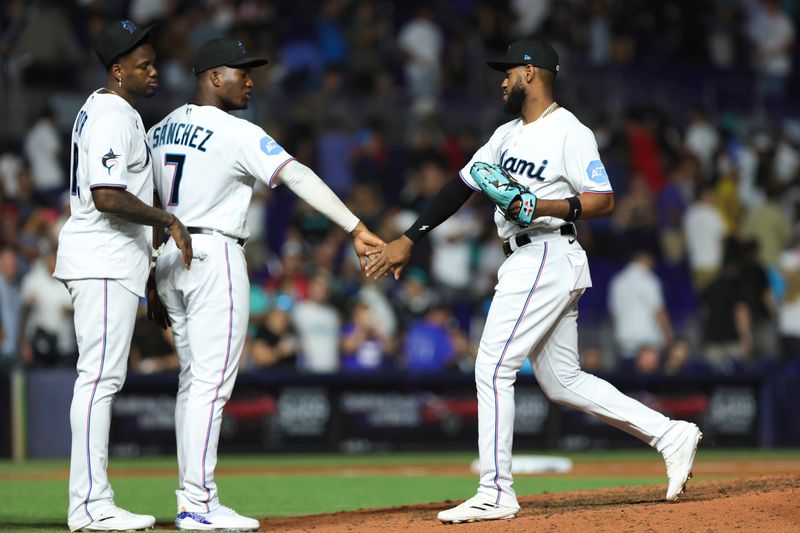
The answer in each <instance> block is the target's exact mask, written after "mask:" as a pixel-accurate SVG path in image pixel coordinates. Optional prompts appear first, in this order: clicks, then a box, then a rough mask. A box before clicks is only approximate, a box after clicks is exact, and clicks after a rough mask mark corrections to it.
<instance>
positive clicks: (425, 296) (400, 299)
mask: <svg viewBox="0 0 800 533" xmlns="http://www.w3.org/2000/svg"><path fill="white" fill-rule="evenodd" d="M403 274H404V275H403V278H402V281H401V284H400V288H399V289H398V290H397V291H396V292H395V293H394V297H393V299H392V305H393V307H394V309H395V310H396V311H397V315H398V318H399V319H400V325H401V328H403V329H405V328H406V327H408V326H409V325H410V324H412V323H413V322H416V321H418V320H420V319H422V317H424V316H425V314H426V313H427V312H428V310H430V309H431V307H433V305H434V304H435V303H436V301H437V300H438V299H439V295H438V294H437V293H436V292H435V291H434V290H433V289H432V288H431V287H430V285H429V283H430V278H429V277H428V274H427V273H426V272H425V271H424V270H422V269H420V268H416V267H412V268H409V269H408V270H406V271H405V272H404V273H403Z"/></svg>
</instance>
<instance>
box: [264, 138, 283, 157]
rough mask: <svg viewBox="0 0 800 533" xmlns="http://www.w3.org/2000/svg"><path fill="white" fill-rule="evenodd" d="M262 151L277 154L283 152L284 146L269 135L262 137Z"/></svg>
mask: <svg viewBox="0 0 800 533" xmlns="http://www.w3.org/2000/svg"><path fill="white" fill-rule="evenodd" d="M261 151H262V152H264V153H265V154H267V155H276V154H279V153H281V152H283V147H282V146H281V145H280V144H278V143H277V141H275V139H273V138H272V137H270V136H269V135H265V136H264V137H262V138H261Z"/></svg>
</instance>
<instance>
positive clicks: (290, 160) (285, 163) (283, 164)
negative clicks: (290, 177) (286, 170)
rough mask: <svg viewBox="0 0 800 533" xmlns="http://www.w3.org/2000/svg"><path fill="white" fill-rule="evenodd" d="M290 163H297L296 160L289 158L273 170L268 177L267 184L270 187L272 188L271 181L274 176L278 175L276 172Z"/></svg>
mask: <svg viewBox="0 0 800 533" xmlns="http://www.w3.org/2000/svg"><path fill="white" fill-rule="evenodd" d="M292 161H297V159H295V158H294V157H290V158H289V159H287V160H286V161H284V162H283V163H281V166H279V167H278V168H276V169H275V172H273V173H272V176H270V177H269V182H268V183H269V186H270V187H272V180H274V179H275V176H277V175H278V172H280V171H281V169H282V168H283V167H285V166H286V165H288V164H289V163H290V162H292Z"/></svg>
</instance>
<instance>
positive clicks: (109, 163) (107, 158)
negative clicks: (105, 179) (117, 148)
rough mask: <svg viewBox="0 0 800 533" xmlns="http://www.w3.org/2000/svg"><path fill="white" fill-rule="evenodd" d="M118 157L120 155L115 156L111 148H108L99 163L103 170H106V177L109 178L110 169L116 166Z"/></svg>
mask: <svg viewBox="0 0 800 533" xmlns="http://www.w3.org/2000/svg"><path fill="white" fill-rule="evenodd" d="M120 155H121V154H115V153H114V149H113V148H109V149H108V152H107V153H106V154H105V155H104V156H103V158H102V159H101V161H102V163H103V168H104V169H106V170H108V175H109V176H110V175H111V169H112V168H114V167H115V166H117V163H118V162H119V161H118V159H119V156H120Z"/></svg>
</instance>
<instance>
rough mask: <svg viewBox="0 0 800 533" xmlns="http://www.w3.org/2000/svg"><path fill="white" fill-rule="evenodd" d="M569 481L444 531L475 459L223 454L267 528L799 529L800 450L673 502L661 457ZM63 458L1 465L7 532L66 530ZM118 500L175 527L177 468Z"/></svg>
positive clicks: (748, 463)
mask: <svg viewBox="0 0 800 533" xmlns="http://www.w3.org/2000/svg"><path fill="white" fill-rule="evenodd" d="M564 455H565V456H568V457H570V458H571V459H572V460H573V468H572V470H571V471H570V472H569V473H562V474H535V475H534V474H520V475H517V476H516V482H515V487H516V489H517V491H518V494H519V495H520V497H519V498H520V504H521V506H522V510H521V511H520V513H519V515H518V516H517V518H516V519H514V520H504V521H498V522H483V523H473V524H457V525H444V524H441V523H439V521H438V520H437V519H436V514H437V513H438V512H439V511H440V510H442V509H446V508H448V507H451V506H452V505H454V504H456V503H459V502H460V501H461V499H463V498H467V497H469V496H471V495H472V494H473V493H474V488H475V483H476V476H475V474H473V473H472V472H470V470H469V462H470V461H469V459H470V456H469V455H467V454H442V455H435V454H424V455H422V454H420V455H415V454H398V455H395V456H392V455H386V456H366V457H351V456H337V455H330V456H319V455H317V456H308V457H304V456H297V455H294V456H272V457H268V458H260V457H241V456H240V457H233V458H225V457H223V458H222V459H221V461H220V468H219V469H218V481H219V484H220V489H221V494H222V497H223V503H227V504H229V505H231V506H235V507H236V508H237V509H241V510H242V512H245V513H247V514H248V515H250V516H257V517H259V518H260V521H261V528H260V531H286V532H290V531H296V532H299V531H310V532H314V533H328V532H330V533H333V532H352V533H356V532H362V531H363V532H372V531H374V532H382V533H387V532H395V531H397V532H400V531H402V532H414V531H442V532H469V531H498V532H499V531H509V532H516V531H520V532H522V531H536V532H540V531H545V532H562V531H563V532H584V531H585V532H613V533H621V532H639V531H646V532H661V531H663V532H698V531H702V532H704V533H708V532H714V533H720V532H726V531H732V532H734V531H735V532H747V531H765V532H794V531H798V532H800V506H799V505H798V504H800V451H797V450H784V451H747V450H740V451H720V450H707V451H704V450H702V448H701V450H700V451H699V452H698V457H697V461H696V463H695V468H694V474H695V477H694V479H692V480H691V481H690V482H689V484H688V486H687V491H686V493H685V494H683V496H682V497H681V498H680V500H679V501H678V502H676V503H667V502H665V501H663V497H664V491H665V489H666V478H665V476H664V470H663V468H664V466H663V462H662V461H661V460H660V458H659V457H658V455H657V454H654V453H650V452H647V451H643V450H635V451H631V452H621V451H614V452H608V453H585V454H582V453H574V454H564ZM67 476H68V470H67V465H66V463H65V462H64V461H31V462H28V463H24V464H14V463H3V464H0V497H2V498H3V501H4V502H5V504H4V505H3V506H0V530H1V531H15V532H20V533H24V532H29V531H30V532H38V533H43V532H44V533H48V532H50V531H66V525H65V522H64V520H65V518H64V516H65V515H64V513H65V510H66V481H67ZM110 476H111V480H112V484H113V486H114V488H115V491H116V500H117V503H119V504H120V505H124V506H126V507H128V508H130V509H131V510H135V511H137V512H149V513H152V514H155V515H156V517H157V518H158V523H157V525H156V530H155V531H168V530H173V529H174V525H173V523H172V521H173V520H174V515H173V513H174V506H175V504H174V497H173V496H172V490H174V484H175V467H174V464H173V462H172V461H171V460H164V459H128V460H119V459H115V460H112V461H111V464H110Z"/></svg>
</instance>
